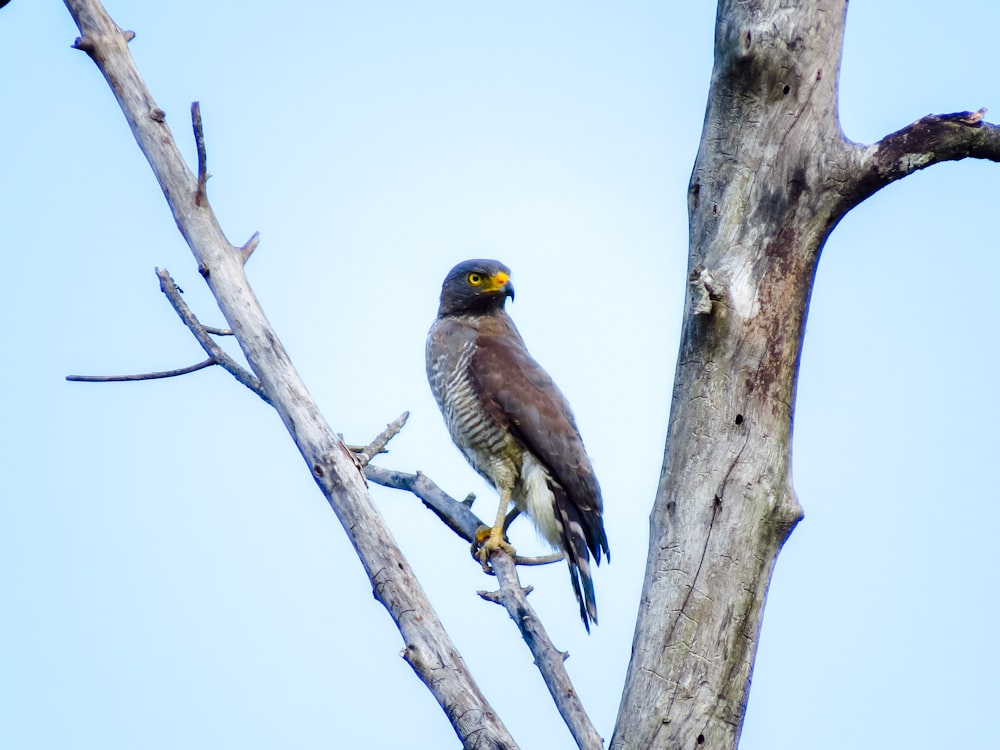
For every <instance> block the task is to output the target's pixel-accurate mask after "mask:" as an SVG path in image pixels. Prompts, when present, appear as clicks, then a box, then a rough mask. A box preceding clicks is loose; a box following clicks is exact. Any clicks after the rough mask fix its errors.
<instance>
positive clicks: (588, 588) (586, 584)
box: [555, 491, 607, 633]
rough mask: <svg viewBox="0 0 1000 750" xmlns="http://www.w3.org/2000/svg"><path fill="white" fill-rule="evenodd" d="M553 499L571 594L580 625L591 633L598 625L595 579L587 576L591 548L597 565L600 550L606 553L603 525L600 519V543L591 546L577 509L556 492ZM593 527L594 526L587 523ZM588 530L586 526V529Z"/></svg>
mask: <svg viewBox="0 0 1000 750" xmlns="http://www.w3.org/2000/svg"><path fill="white" fill-rule="evenodd" d="M555 496H556V503H555V504H556V510H557V512H558V514H559V520H560V522H561V525H562V547H563V553H564V554H565V555H566V562H567V563H569V577H570V581H571V582H572V584H573V593H574V594H576V601H577V602H578V603H579V605H580V619H582V620H583V625H584V627H585V628H587V632H588V633H589V632H590V623H594V624H595V625H596V624H597V599H596V597H595V596H594V579H593V578H592V577H591V575H590V549H589V548H590V547H597V549H596V550H595V552H594V560H595V562H597V563H600V560H601V558H600V550H601V549H602V548H603V549H604V552H605V555H606V554H607V537H605V536H604V528H603V524H601V522H600V518H599V517H598V519H597V525H598V526H599V527H600V530H601V537H603V539H602V541H603V544H602V545H600V546H598V544H597V543H595V544H590V543H589V542H590V541H591V540H590V539H589V538H588V534H587V533H586V531H584V525H583V523H582V522H581V518H580V512H579V510H578V509H577V508H576V507H575V506H573V505H572V504H570V503H568V502H566V500H565V498H564V497H561V496H560V493H559V492H558V491H556V492H555ZM590 525H593V524H590ZM588 530H589V526H588Z"/></svg>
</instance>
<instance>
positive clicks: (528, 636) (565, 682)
mask: <svg viewBox="0 0 1000 750" xmlns="http://www.w3.org/2000/svg"><path fill="white" fill-rule="evenodd" d="M398 421H399V420H397V422H398ZM393 424H395V423H393ZM392 426H393V425H390V428H392ZM383 434H384V433H383ZM365 475H366V476H367V477H368V479H369V480H370V481H372V482H375V483H377V484H381V485H383V486H385V487H392V488H394V489H400V490H406V491H409V492H412V493H413V494H414V495H416V496H417V497H418V498H420V499H421V500H422V501H423V503H424V505H426V506H427V507H428V508H430V509H431V510H432V511H433V512H434V513H435V514H436V515H437V516H438V518H440V519H441V520H442V521H444V523H445V525H447V526H448V528H450V529H451V530H452V531H454V532H455V533H456V534H458V536H460V537H461V538H462V539H464V540H465V541H467V542H471V541H473V539H475V536H476V531H477V530H478V529H481V528H484V526H485V525H484V524H483V522H482V521H481V520H480V519H479V517H478V516H477V515H476V514H475V513H473V512H472V509H471V508H470V507H469V505H468V504H466V503H464V502H459V501H458V500H456V499H455V498H453V497H451V495H449V494H448V493H447V492H445V491H444V490H442V489H441V488H440V487H438V486H437V484H435V483H434V482H433V481H431V480H430V479H428V478H427V476H426V475H424V474H422V473H420V472H417V473H416V474H405V473H403V472H399V471H391V470H389V469H383V468H382V467H380V466H373V465H372V464H368V466H367V467H366V468H365ZM562 557H563V556H562V555H561V554H558V555H552V556H550V557H548V558H522V557H520V556H517V557H514V558H512V557H511V556H510V555H508V554H507V553H506V552H504V551H503V550H496V551H495V552H494V553H493V554H492V555H491V556H490V561H489V562H490V567H491V568H492V569H493V572H494V574H495V575H496V578H497V582H498V584H499V590H498V591H491V592H486V591H480V592H479V595H480V596H481V597H482V598H483V599H485V600H487V601H490V602H493V603H494V604H500V605H502V606H503V607H504V608H505V609H506V610H507V613H508V614H509V615H510V617H511V619H512V620H513V621H514V623H515V624H516V625H517V627H518V630H520V632H521V637H522V638H524V641H525V643H526V644H527V645H528V649H529V650H530V651H531V655H532V656H533V657H534V659H535V666H537V667H538V671H539V672H540V673H541V675H542V679H543V680H544V682H545V686H546V687H547V688H548V689H549V693H550V694H551V695H552V700H553V701H554V702H555V704H556V708H557V709H558V711H559V714H560V715H561V716H562V717H563V720H564V721H565V722H566V726H567V727H568V728H569V730H570V733H571V734H572V735H573V738H574V739H575V740H576V743H577V745H578V746H579V747H581V748H584V749H585V750H591V748H593V749H594V750H600V749H601V748H603V747H604V744H603V740H602V739H601V735H600V734H599V733H598V731H597V729H596V728H595V727H594V724H593V722H591V720H590V717H589V716H588V715H587V712H586V711H585V710H584V708H583V704H582V703H581V702H580V697H579V695H578V694H577V692H576V690H575V689H574V688H573V683H572V681H571V680H570V678H569V674H568V673H567V672H566V666H565V664H564V662H565V661H566V658H567V657H568V656H569V654H567V653H565V652H562V651H559V649H557V648H556V647H555V645H554V644H553V643H552V640H551V639H550V638H549V635H548V633H547V632H546V631H545V627H544V626H543V625H542V621H541V619H540V618H539V617H538V615H537V614H535V610H534V609H533V608H532V606H531V605H530V604H529V603H528V599H527V596H528V594H529V593H530V592H531V589H530V588H527V589H526V588H522V586H521V582H520V580H519V579H518V577H517V567H516V566H517V565H531V564H540V563H541V564H544V563H548V562H555V561H558V560H561V559H562Z"/></svg>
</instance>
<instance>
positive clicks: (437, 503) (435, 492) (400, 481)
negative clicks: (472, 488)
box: [365, 464, 483, 542]
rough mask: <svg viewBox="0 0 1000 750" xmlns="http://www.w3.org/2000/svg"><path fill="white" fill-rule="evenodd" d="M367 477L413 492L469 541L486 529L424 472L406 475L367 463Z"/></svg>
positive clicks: (470, 511) (382, 483) (376, 481)
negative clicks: (477, 532) (479, 530)
mask: <svg viewBox="0 0 1000 750" xmlns="http://www.w3.org/2000/svg"><path fill="white" fill-rule="evenodd" d="M365 476H366V477H368V479H369V480H370V481H372V482H375V484H381V485H382V486H384V487H392V488H393V489H397V490H405V491H407V492H412V493H413V494H414V495H416V496H417V497H419V498H420V499H421V500H422V501H423V503H424V505H426V506H427V507H428V508H429V509H430V510H432V511H434V513H435V515H437V517H438V518H440V519H441V520H442V521H444V524H445V526H447V527H448V528H449V529H451V530H452V531H454V532H455V533H456V534H458V535H459V536H460V537H462V539H464V540H465V541H467V542H471V541H472V540H473V539H475V538H476V531H477V530H478V529H479V528H480V527H482V526H483V522H482V521H481V520H480V519H479V516H477V515H476V514H475V513H473V512H472V509H471V508H470V507H469V506H468V505H466V504H465V503H460V502H459V501H458V500H456V499H455V498H453V497H452V496H451V495H449V494H448V493H447V492H445V491H444V490H442V489H441V488H440V487H438V486H437V485H436V484H434V482H433V481H431V480H430V479H428V478H427V476H426V475H425V474H423V473H422V472H419V471H418V472H417V473H416V474H407V473H405V472H402V471H394V470H393V469H385V468H382V467H381V466H373V465H372V464H368V466H366V467H365Z"/></svg>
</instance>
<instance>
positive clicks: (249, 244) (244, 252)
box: [240, 232, 260, 266]
mask: <svg viewBox="0 0 1000 750" xmlns="http://www.w3.org/2000/svg"><path fill="white" fill-rule="evenodd" d="M259 244H260V232H254V233H253V234H251V235H250V239H248V240H247V241H246V244H245V245H243V247H241V248H240V255H241V256H242V257H243V265H244V266H245V265H246V264H247V261H248V260H250V256H251V255H253V251H254V250H256V249H257V245H259Z"/></svg>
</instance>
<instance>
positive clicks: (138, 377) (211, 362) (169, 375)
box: [66, 357, 218, 383]
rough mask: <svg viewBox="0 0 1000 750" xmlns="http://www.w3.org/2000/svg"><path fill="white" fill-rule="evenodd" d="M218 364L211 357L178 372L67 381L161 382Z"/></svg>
mask: <svg viewBox="0 0 1000 750" xmlns="http://www.w3.org/2000/svg"><path fill="white" fill-rule="evenodd" d="M215 364H218V363H217V362H216V361H215V360H214V359H212V358H211V357H209V358H208V359H206V360H205V361H204V362H199V363H198V364H196V365H189V366H188V367H178V368H177V369H176V370H163V371H161V372H146V373H142V374H141V375H67V376H66V380H72V381H73V382H74V383H123V382H131V381H134V380H159V379H160V378H176V377H177V376H178V375H187V374H188V373H191V372H197V371H198V370H204V369H205V368H206V367H211V366H212V365H215Z"/></svg>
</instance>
